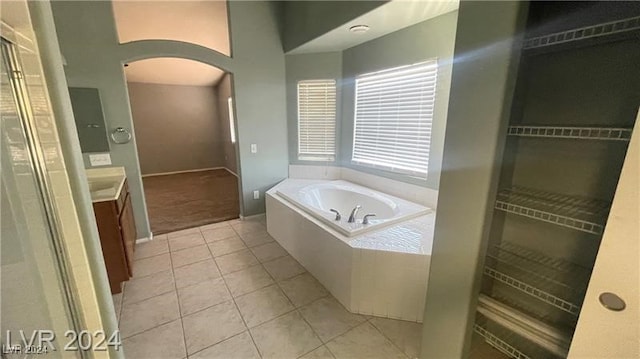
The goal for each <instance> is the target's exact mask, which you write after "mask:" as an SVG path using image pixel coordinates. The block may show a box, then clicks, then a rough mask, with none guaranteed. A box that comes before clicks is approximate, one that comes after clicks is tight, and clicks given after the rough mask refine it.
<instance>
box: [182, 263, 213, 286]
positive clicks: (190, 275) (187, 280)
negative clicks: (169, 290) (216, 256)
mask: <svg viewBox="0 0 640 359" xmlns="http://www.w3.org/2000/svg"><path fill="white" fill-rule="evenodd" d="M173 272H174V274H175V277H176V287H178V288H182V287H187V286H190V285H193V284H196V283H200V282H203V281H205V280H209V279H216V278H220V271H218V267H217V266H216V263H215V262H214V261H213V259H209V260H205V261H201V262H197V263H192V264H187V265H186V266H183V267H180V268H176V269H174V270H173Z"/></svg>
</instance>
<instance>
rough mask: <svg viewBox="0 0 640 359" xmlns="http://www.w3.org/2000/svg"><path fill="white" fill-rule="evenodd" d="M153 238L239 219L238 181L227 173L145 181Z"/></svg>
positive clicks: (176, 176) (214, 171) (171, 176)
mask: <svg viewBox="0 0 640 359" xmlns="http://www.w3.org/2000/svg"><path fill="white" fill-rule="evenodd" d="M142 182H143V184H144V194H145V197H146V201H147V210H148V211H149V221H150V222H151V231H152V232H153V234H163V233H168V232H173V231H178V230H181V229H185V228H191V227H197V226H202V225H205V224H209V223H216V222H222V221H226V220H229V219H233V218H238V216H239V214H240V204H239V195H238V179H237V178H236V177H235V176H234V175H232V174H231V173H229V172H228V171H226V170H223V169H222V170H207V171H199V172H189V173H180V174H172V175H161V176H151V177H144V178H143V179H142Z"/></svg>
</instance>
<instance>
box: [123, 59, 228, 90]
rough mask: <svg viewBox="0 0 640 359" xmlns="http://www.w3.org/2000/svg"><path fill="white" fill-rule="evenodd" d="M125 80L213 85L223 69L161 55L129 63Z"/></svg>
mask: <svg viewBox="0 0 640 359" xmlns="http://www.w3.org/2000/svg"><path fill="white" fill-rule="evenodd" d="M124 73H125V74H126V76H127V82H145V83H154V84H166V85H185V86H213V85H215V84H216V83H217V82H218V81H219V80H220V78H221V77H222V76H223V75H224V71H222V70H220V69H219V68H217V67H213V66H209V65H207V64H204V63H202V62H198V61H193V60H187V59H179V58H170V57H161V58H153V59H146V60H140V61H135V62H131V63H129V66H127V67H125V68H124Z"/></svg>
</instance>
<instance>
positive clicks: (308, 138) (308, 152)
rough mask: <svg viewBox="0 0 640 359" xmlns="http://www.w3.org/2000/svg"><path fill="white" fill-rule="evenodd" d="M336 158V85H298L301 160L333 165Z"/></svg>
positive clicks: (318, 82) (320, 82)
mask: <svg viewBox="0 0 640 359" xmlns="http://www.w3.org/2000/svg"><path fill="white" fill-rule="evenodd" d="M335 155H336V81H335V80H305V81H300V82H298V159H300V160H309V161H333V160H334V159H335Z"/></svg>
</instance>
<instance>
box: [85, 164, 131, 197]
mask: <svg viewBox="0 0 640 359" xmlns="http://www.w3.org/2000/svg"><path fill="white" fill-rule="evenodd" d="M86 173H87V180H88V181H89V191H90V192H91V201H92V202H94V203H95V202H104V201H115V200H116V199H118V197H120V192H122V187H123V186H124V181H125V180H126V179H127V176H126V175H125V172H124V167H103V168H90V169H88V170H86Z"/></svg>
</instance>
